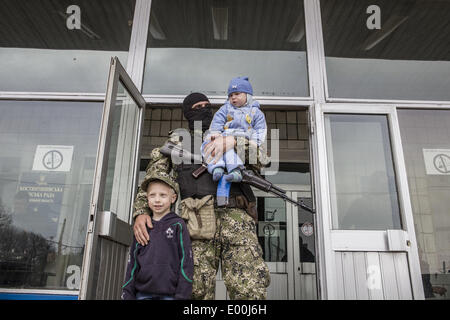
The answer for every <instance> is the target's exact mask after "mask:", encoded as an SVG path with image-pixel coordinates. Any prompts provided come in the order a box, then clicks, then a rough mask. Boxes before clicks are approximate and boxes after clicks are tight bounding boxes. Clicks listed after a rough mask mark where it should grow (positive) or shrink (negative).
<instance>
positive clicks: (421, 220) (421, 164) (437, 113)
mask: <svg viewBox="0 0 450 320" xmlns="http://www.w3.org/2000/svg"><path fill="white" fill-rule="evenodd" d="M398 116H399V124H400V132H401V136H402V141H403V152H404V154H405V164H406V172H407V176H408V185H409V190H410V195H411V204H412V210H413V215H414V226H415V230H416V237H417V243H418V247H419V259H420V268H421V271H422V280H423V288H424V294H425V298H426V299H449V290H450V241H449V237H450V213H449V208H450V198H449V192H450V175H449V172H450V170H449V168H450V166H448V164H447V163H446V161H445V160H444V161H442V159H446V157H447V156H449V155H450V143H449V141H450V132H449V131H448V128H449V127H450V111H448V110H399V111H398Z"/></svg>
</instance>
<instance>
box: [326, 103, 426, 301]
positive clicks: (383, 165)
mask: <svg viewBox="0 0 450 320" xmlns="http://www.w3.org/2000/svg"><path fill="white" fill-rule="evenodd" d="M321 108H322V109H321V116H320V118H321V121H323V125H324V131H323V134H324V135H323V136H322V137H320V136H319V137H318V140H319V143H324V144H323V146H322V147H323V149H322V150H320V149H321V146H320V145H319V152H321V154H322V155H323V157H321V158H320V157H319V159H318V164H319V166H320V167H321V168H320V170H321V171H322V170H323V172H326V173H327V176H326V177H323V178H321V179H323V181H321V182H322V183H321V184H322V190H321V191H320V192H321V194H322V195H323V198H324V199H323V200H322V208H323V209H322V212H321V213H320V214H322V220H323V225H324V226H323V228H324V235H325V237H324V238H325V246H326V247H327V248H329V249H327V250H326V252H325V253H324V255H325V267H326V268H327V270H326V283H327V288H326V290H327V298H328V299H395V300H397V299H413V298H415V299H420V298H422V297H423V290H422V287H421V285H422V284H421V281H420V280H421V279H420V273H419V264H418V255H417V243H416V238H415V232H414V223H413V220H412V212H411V204H410V202H409V193H408V187H407V180H406V170H405V167H404V158H403V153H402V152H401V146H400V144H401V142H400V131H399V127H398V121H397V115H396V113H395V109H394V108H391V107H389V106H377V107H371V108H369V107H368V106H349V105H324V106H321ZM321 134H322V132H320V131H319V135H321ZM324 166H325V167H326V169H325V168H324ZM324 182H325V183H324Z"/></svg>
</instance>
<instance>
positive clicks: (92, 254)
mask: <svg viewBox="0 0 450 320" xmlns="http://www.w3.org/2000/svg"><path fill="white" fill-rule="evenodd" d="M144 109H145V100H144V99H143V98H142V96H141V95H140V93H139V90H138V89H137V88H136V87H135V86H134V84H133V82H132V80H131V79H130V77H129V76H128V75H127V73H126V71H125V70H124V68H123V67H122V65H121V64H120V62H119V60H118V58H117V57H115V58H112V59H111V65H110V71H109V78H108V87H107V92H106V98H105V103H104V108H103V118H102V124H101V132H100V141H99V146H98V152H97V162H96V167H95V174H94V184H93V191H92V195H91V202H90V212H89V221H88V232H87V236H86V250H85V253H84V257H83V270H82V279H81V288H80V299H118V298H119V297H120V287H121V284H122V281H123V278H124V270H125V263H126V255H127V252H128V247H129V245H130V244H131V240H132V228H131V225H130V223H129V221H130V220H131V219H130V214H131V207H132V200H133V196H134V194H133V190H135V189H136V188H135V186H136V183H137V179H136V178H137V159H138V150H139V139H138V137H139V133H140V128H141V125H142V119H143V112H144Z"/></svg>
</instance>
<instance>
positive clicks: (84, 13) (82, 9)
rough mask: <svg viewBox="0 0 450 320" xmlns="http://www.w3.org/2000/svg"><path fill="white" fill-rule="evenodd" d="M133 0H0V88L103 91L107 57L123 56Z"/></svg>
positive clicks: (127, 40) (123, 58)
mask: <svg viewBox="0 0 450 320" xmlns="http://www.w3.org/2000/svg"><path fill="white" fill-rule="evenodd" d="M135 2H136V1H135V0H62V1H61V0H34V1H27V0H3V1H2V10H0V21H2V27H1V28H0V70H2V72H1V73H0V91H25V92H33V91H46V92H74V91H76V92H86V93H91V92H95V93H98V92H104V91H105V88H106V80H107V74H108V68H109V63H110V58H111V56H117V57H119V58H120V60H121V61H122V62H123V63H126V61H127V56H128V48H129V45H130V39H131V28H132V21H133V12H134V6H135ZM73 6H76V7H78V8H79V16H80V25H79V29H78V28H74V29H71V28H72V25H73V21H74V19H75V16H74V15H76V14H77V12H76V11H73V10H72V9H70V8H71V7H72V8H73ZM69 26H70V28H69Z"/></svg>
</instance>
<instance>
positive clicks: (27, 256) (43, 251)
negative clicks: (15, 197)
mask: <svg viewBox="0 0 450 320" xmlns="http://www.w3.org/2000/svg"><path fill="white" fill-rule="evenodd" d="M11 217H12V214H10V213H8V212H7V210H6V208H5V207H4V206H3V205H2V203H1V202H0V285H2V286H6V287H11V286H15V287H18V286H20V287H43V286H45V284H46V281H47V276H48V275H47V274H46V273H45V272H44V268H45V266H46V263H47V257H48V255H49V253H51V252H54V251H55V250H54V248H53V246H52V245H51V244H50V243H49V242H47V240H46V239H45V238H44V237H42V236H41V235H38V234H35V233H33V232H29V231H25V230H22V229H20V228H18V227H16V226H14V225H13V224H12V218H11Z"/></svg>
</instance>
